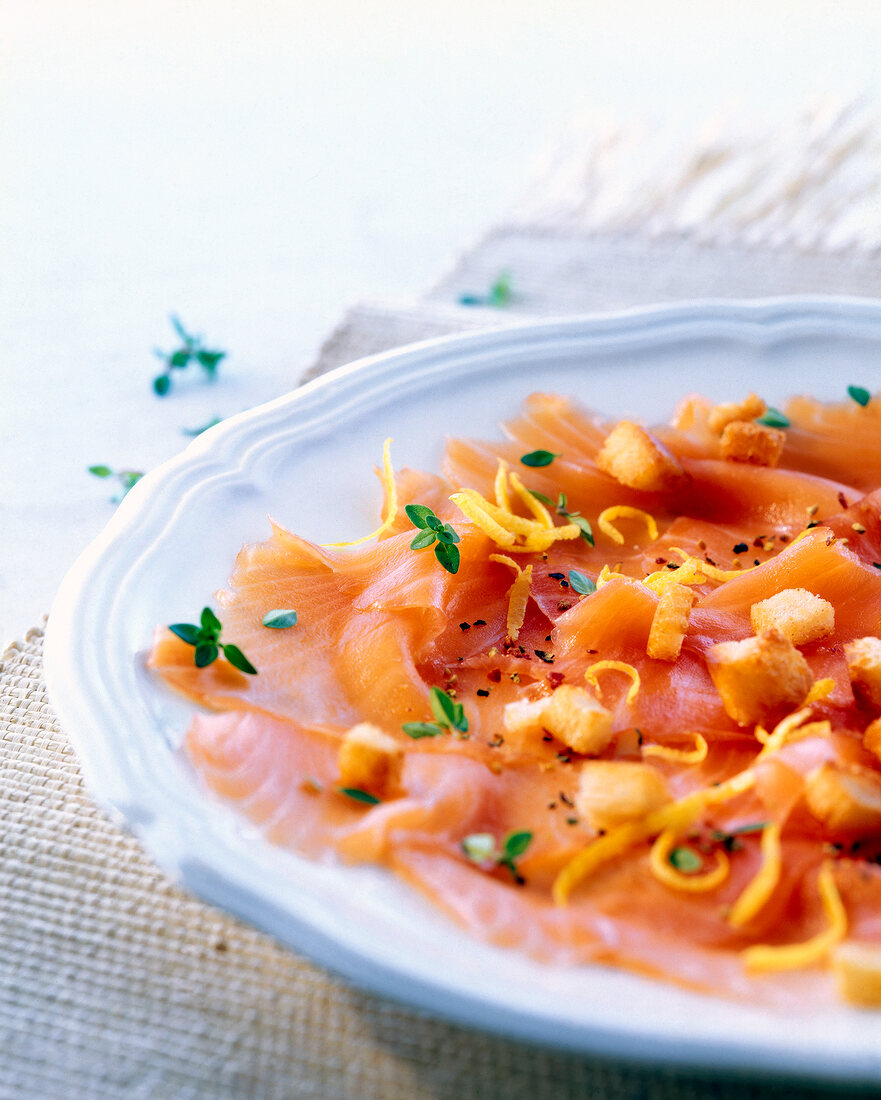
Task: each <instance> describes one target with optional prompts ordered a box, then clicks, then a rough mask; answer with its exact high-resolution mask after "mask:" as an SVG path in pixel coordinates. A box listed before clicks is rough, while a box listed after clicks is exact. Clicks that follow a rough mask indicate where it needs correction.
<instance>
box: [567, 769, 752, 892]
mask: <svg viewBox="0 0 881 1100" xmlns="http://www.w3.org/2000/svg"><path fill="white" fill-rule="evenodd" d="M755 781H756V777H755V772H753V771H752V770H751V769H747V770H746V771H742V772H739V773H738V774H737V775H735V776H733V777H732V778H731V779H729V780H728V781H727V782H725V783H721V784H720V785H719V786H718V787H704V788H702V789H701V790H699V791H692V792H691V794H687V795H685V796H684V797H683V798H680V799H679V801H678V802H671V803H670V804H669V805H667V806H662V807H661V808H660V809H658V810H653V811H652V812H651V813H650V814H648V815H647V816H646V817H644V818H643V819H642V821H630V822H628V823H627V824H625V825H619V826H618V828H616V829H612V830H611V831H610V832H608V833H606V835H605V836H602V837H599V839H597V840H594V841H592V842H591V843H590V844H589V845H588V846H587V847H586V848H583V849H582V850H581V851H580V852H578V853H577V854H576V855H574V856H573V857H572V859H570V860H569V862H568V863H567V864H566V866H565V867H564V868H563V869H562V871H560V873H559V874H558V875H557V877H556V878H555V879H554V884H553V887H552V895H553V899H554V903H555V904H556V905H561V906H562V905H566V903H567V902H568V901H569V895H570V894H571V893H572V891H573V889H574V888H575V887H576V886H577V885H578V884H579V883H580V882H581V881H582V880H583V879H585V878H587V877H588V876H589V875H591V874H593V872H594V871H596V870H597V868H599V867H601V866H602V865H603V864H604V863H607V862H608V861H609V860H611V859H614V858H615V857H616V856H619V855H623V853H624V852H626V851H627V850H628V849H629V848H632V847H633V845H634V844H638V843H639V841H641V840H645V839H646V838H647V837H650V836H655V835H657V834H658V833H660V832H663V830H664V829H667V828H670V829H675V830H677V831H678V832H683V831H684V830H685V829H687V828H688V827H689V826H690V825H691V824H692V823H693V822H694V820H695V818H696V817H697V816H698V815H699V814H700V813H701V812H702V811H703V810H704V809H705V808H706V807H707V806H712V805H715V804H716V803H719V802H727V801H728V800H729V799H732V798H735V797H736V796H737V795H739V794H742V793H743V792H744V791H747V790H749V789H750V787H752V786H753V784H754V783H755Z"/></svg>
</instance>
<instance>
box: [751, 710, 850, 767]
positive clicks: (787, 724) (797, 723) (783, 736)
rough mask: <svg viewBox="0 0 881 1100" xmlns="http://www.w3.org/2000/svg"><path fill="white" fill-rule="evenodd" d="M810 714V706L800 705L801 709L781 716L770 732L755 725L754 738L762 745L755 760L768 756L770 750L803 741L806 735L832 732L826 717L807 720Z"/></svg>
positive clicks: (812, 735)
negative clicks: (783, 716)
mask: <svg viewBox="0 0 881 1100" xmlns="http://www.w3.org/2000/svg"><path fill="white" fill-rule="evenodd" d="M810 716H811V708H810V707H802V708H801V710H796V711H794V712H793V713H792V714H787V716H786V717H785V718H782V719H781V720H780V721H779V722H778V723H777V725H776V726H775V727H774V729H773V732H771V733H767V732H766V731H765V730H764V729H762V727H761V726H756V729H755V736H756V740H757V741H760V742H761V743H762V745H763V746H764V747H763V748H762V751H761V752H760V753H759V755H758V756H757V757H756V760H761V759H763V758H764V757H766V756H770V754H771V753H772V752H778V751H779V750H780V749H782V748H783V746H784V745H791V744H792V743H793V742H794V741H803V740H804V739H805V738H806V737H828V736H829V734H830V733H831V732H832V723H831V722H830V721H828V719H826V720H824V721H822V722H808V721H807V720H808V718H810Z"/></svg>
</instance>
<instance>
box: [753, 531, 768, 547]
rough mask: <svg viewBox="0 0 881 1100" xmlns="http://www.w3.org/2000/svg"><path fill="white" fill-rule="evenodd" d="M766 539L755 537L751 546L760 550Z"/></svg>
mask: <svg viewBox="0 0 881 1100" xmlns="http://www.w3.org/2000/svg"><path fill="white" fill-rule="evenodd" d="M767 537H768V536H767V535H756V537H755V538H754V539H753V546H755V548H756V549H757V550H761V548H762V547H763V546H764V545H765V539H766V538H767Z"/></svg>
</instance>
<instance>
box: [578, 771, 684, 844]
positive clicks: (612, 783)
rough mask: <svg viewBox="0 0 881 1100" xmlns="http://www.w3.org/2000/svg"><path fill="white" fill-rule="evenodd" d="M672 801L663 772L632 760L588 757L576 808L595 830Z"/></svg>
mask: <svg viewBox="0 0 881 1100" xmlns="http://www.w3.org/2000/svg"><path fill="white" fill-rule="evenodd" d="M670 801H671V797H670V792H669V791H668V790H667V784H666V782H665V781H664V778H663V776H662V775H661V774H660V772H658V771H656V770H655V769H654V768H653V767H651V766H650V765H649V764H637V763H633V762H631V761H629V760H588V761H586V762H585V763H584V764H583V765H582V767H581V772H580V774H579V777H578V791H577V792H576V795H575V808H576V810H577V811H578V813H579V814H581V816H582V817H583V818H585V820H586V821H587V823H588V825H590V826H591V828H593V829H597V830H599V829H605V830H608V829H614V828H615V826H617V825H623V824H625V822H627V821H636V820H637V819H639V818H641V817H645V815H646V814H650V813H651V812H652V811H653V810H659V809H660V808H661V807H662V806H666V805H667V803H668V802H670Z"/></svg>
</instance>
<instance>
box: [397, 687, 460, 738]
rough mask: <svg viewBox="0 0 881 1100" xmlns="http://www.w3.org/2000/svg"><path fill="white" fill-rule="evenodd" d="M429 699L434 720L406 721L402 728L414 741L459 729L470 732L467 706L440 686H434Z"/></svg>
mask: <svg viewBox="0 0 881 1100" xmlns="http://www.w3.org/2000/svg"><path fill="white" fill-rule="evenodd" d="M428 701H429V703H430V705H431V713H432V714H433V715H434V718H435V720H434V721H433V722H404V724H403V725H402V726H401V729H402V730H403V731H404V733H406V735H407V736H408V737H412V738H413V739H414V741H417V740H419V739H420V738H421V737H438V736H439V735H440V734H442V733H452V731H453V730H454V729H455V730H458V731H459V732H460V733H467V732H468V719H467V718H466V716H465V708H464V707H463V706H462V704H461V703H457V702H456V700H455V699H454V698H453V697H452V696H451V695H447V693H446V692H445V691H442V690H441V689H440V688H439V687H433V688H432V689H431V691H430V692H429V696H428Z"/></svg>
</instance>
